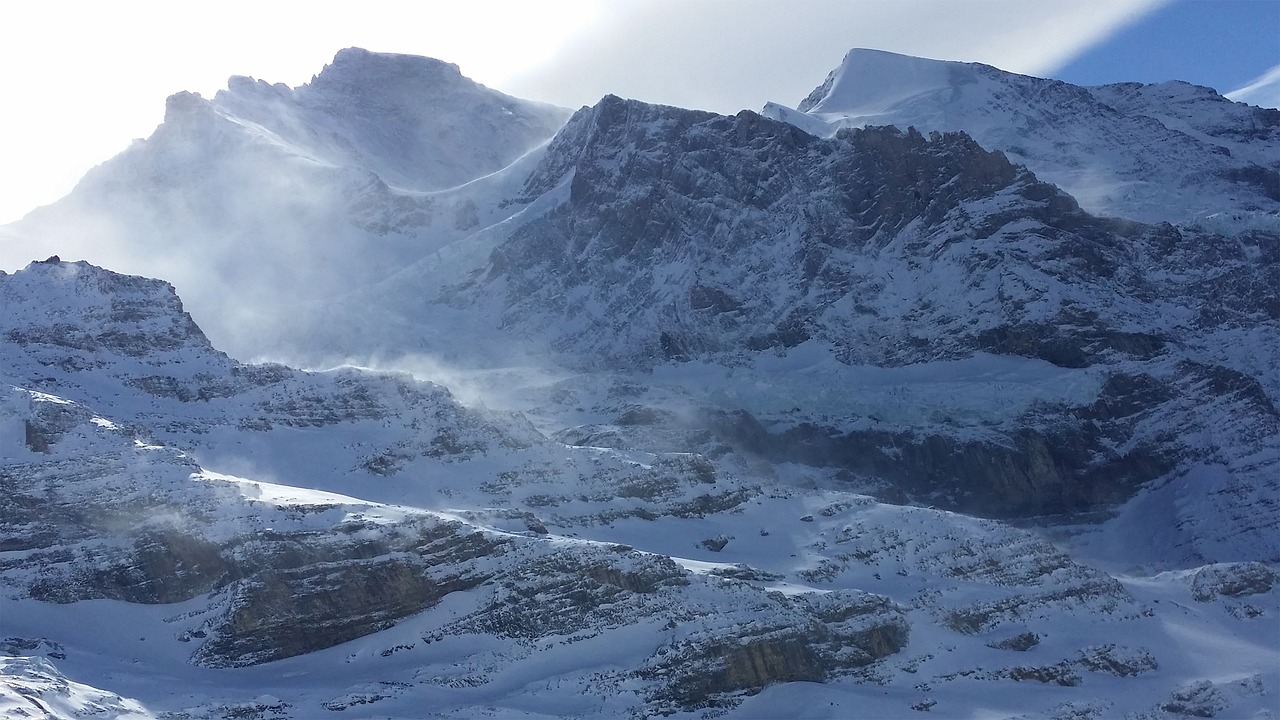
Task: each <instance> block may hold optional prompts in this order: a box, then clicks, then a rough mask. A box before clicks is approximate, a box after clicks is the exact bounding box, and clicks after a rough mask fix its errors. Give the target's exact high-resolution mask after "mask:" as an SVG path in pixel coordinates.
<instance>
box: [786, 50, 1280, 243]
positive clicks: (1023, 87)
mask: <svg viewBox="0 0 1280 720" xmlns="http://www.w3.org/2000/svg"><path fill="white" fill-rule="evenodd" d="M763 112H764V114H765V115H767V116H770V117H773V118H776V119H781V120H786V121H788V122H792V123H794V124H796V126H797V127H800V128H801V129H803V130H805V131H806V132H811V133H814V134H817V135H829V134H832V133H834V132H836V131H837V130H838V129H839V128H843V127H865V126H868V125H897V126H899V127H902V128H905V127H908V126H911V127H915V128H916V129H917V130H919V131H920V132H922V133H926V134H927V133H930V132H948V131H957V130H960V131H964V132H966V133H968V134H969V135H970V136H972V137H973V139H974V140H976V141H977V142H978V143H979V144H981V145H982V146H983V147H984V148H986V149H988V150H1000V151H1002V152H1004V153H1005V154H1006V155H1007V156H1008V157H1009V159H1010V160H1012V161H1013V162H1015V163H1019V164H1024V165H1026V166H1027V167H1028V168H1030V169H1031V170H1032V171H1033V172H1035V173H1036V175H1037V176H1038V177H1040V178H1041V179H1042V180H1045V181H1047V182H1051V183H1054V184H1055V185H1058V186H1059V187H1061V188H1062V189H1063V190H1066V191H1067V192H1069V193H1071V195H1072V196H1074V197H1075V198H1076V199H1077V200H1078V201H1079V202H1080V204H1081V205H1082V206H1083V207H1084V208H1085V209H1086V210H1088V211H1090V212H1092V213H1096V214H1101V215H1109V216H1118V217H1124V218H1129V219H1133V220H1140V221H1143V222H1160V221H1165V222H1172V223H1179V224H1202V225H1205V226H1206V227H1210V228H1214V229H1218V230H1231V229H1235V228H1239V227H1266V228H1270V229H1271V230H1275V229H1277V228H1278V227H1280V110H1275V109H1271V108H1258V107H1252V106H1249V105H1244V104H1242V103H1234V102H1231V101H1230V100H1227V99H1226V98H1224V97H1222V96H1221V95H1219V94H1217V93H1216V92H1214V91H1213V90H1211V89H1209V88H1205V87H1199V86H1195V85H1190V84H1188V83H1184V82H1176V81H1172V82H1167V83H1160V84H1156V85H1141V84H1138V83H1121V84H1117V85H1104V86H1100V87H1093V88H1085V87H1078V86H1075V85H1071V84H1068V83H1064V82H1061V81H1057V80H1045V79H1042V78H1036V77H1029V76H1026V75H1017V74H1014V73H1009V72H1004V71H1002V70H999V69H997V68H993V67H991V66H989V65H981V64H978V63H959V62H946V61H939V60H926V59H923V58H915V57H908V56H904V55H897V54H894V53H889V52H884V51H880V50H862V49H858V50H852V51H850V52H849V54H848V55H846V56H845V59H844V62H843V63H842V64H841V65H840V67H838V68H836V69H835V70H833V71H832V72H831V74H830V75H829V76H828V77H827V79H826V81H825V82H823V83H822V84H821V85H820V86H818V87H817V88H816V89H814V90H813V92H811V93H810V94H809V95H808V96H807V97H806V98H805V99H804V100H803V101H802V102H801V103H800V104H799V105H798V106H797V107H796V109H794V110H793V109H791V108H788V107H785V106H783V105H779V104H776V103H771V104H769V105H767V106H766V107H765V108H764V111H763Z"/></svg>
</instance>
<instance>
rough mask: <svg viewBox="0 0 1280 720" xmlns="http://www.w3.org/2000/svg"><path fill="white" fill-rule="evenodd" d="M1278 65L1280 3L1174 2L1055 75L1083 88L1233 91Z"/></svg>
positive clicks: (1265, 0) (1275, 0) (1232, 0)
mask: <svg viewBox="0 0 1280 720" xmlns="http://www.w3.org/2000/svg"><path fill="white" fill-rule="evenodd" d="M1276 65H1280V0H1175V2H1171V3H1169V4H1168V5H1165V6H1163V7H1158V8H1156V9H1155V10H1152V11H1151V12H1150V13H1149V14H1147V15H1145V16H1144V17H1142V18H1140V19H1139V20H1138V21H1137V22H1135V23H1134V24H1132V25H1129V26H1127V27H1122V28H1120V29H1119V30H1118V31H1116V33H1115V34H1114V35H1112V36H1111V37H1109V38H1108V39H1106V40H1104V41H1102V42H1101V43H1099V44H1097V45H1095V46H1093V47H1091V48H1088V49H1087V50H1086V51H1085V52H1084V53H1083V54H1082V55H1080V56H1078V57H1076V58H1075V59H1073V60H1071V61H1070V62H1068V63H1067V64H1066V65H1064V66H1063V67H1061V68H1059V69H1058V70H1056V71H1054V72H1053V73H1052V76H1053V77H1055V78H1058V79H1059V80H1065V81H1067V82H1070V83H1075V84H1077V85H1100V84H1104V83H1111V82H1117V81H1119V80H1132V81H1137V82H1144V83H1153V82H1163V81H1165V80H1175V79H1176V80H1186V81H1187V82H1191V83H1195V84H1197V85H1206V86H1208V87H1211V88H1214V89H1215V90H1217V91H1218V92H1221V93H1227V92H1230V91H1232V90H1235V89H1236V88H1239V87H1241V86H1243V85H1245V84H1247V83H1249V82H1250V81H1252V80H1253V79H1254V78H1256V77H1258V76H1259V75H1262V74H1263V73H1264V72H1266V71H1267V70H1269V69H1270V68H1272V67H1274V66H1276Z"/></svg>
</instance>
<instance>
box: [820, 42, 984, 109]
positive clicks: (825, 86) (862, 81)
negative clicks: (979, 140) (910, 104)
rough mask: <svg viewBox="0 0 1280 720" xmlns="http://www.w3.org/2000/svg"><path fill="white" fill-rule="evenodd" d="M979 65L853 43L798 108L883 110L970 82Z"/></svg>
mask: <svg viewBox="0 0 1280 720" xmlns="http://www.w3.org/2000/svg"><path fill="white" fill-rule="evenodd" d="M978 67H982V66H981V65H978V64H977V63H961V62H952V61H949V60H930V59H928V58H919V57H912V56H910V55H899V54H898V53H892V52H887V51H885V50H871V49H867V48H854V49H853V50H850V51H849V52H848V53H847V54H845V56H844V60H843V61H842V62H841V63H840V65H839V67H837V68H836V69H835V70H832V71H831V73H830V74H829V75H827V79H826V80H825V81H823V83H822V84H821V85H819V86H818V87H817V88H815V89H814V90H813V92H811V93H809V96H808V97H806V98H805V99H804V100H803V101H801V103H800V105H799V106H798V108H797V109H799V110H800V112H833V111H848V110H850V109H855V108H856V109H858V110H859V111H860V112H862V113H864V114H878V113H883V112H886V111H887V110H889V109H890V108H892V107H893V106H894V105H897V104H898V103H900V102H902V101H904V100H906V99H908V98H911V97H914V96H917V95H921V94H923V93H931V92H934V91H939V90H945V89H948V88H950V87H952V86H954V85H957V84H960V83H963V82H966V81H967V80H968V77H967V76H971V75H972V73H973V72H974V70H975V69H976V68H978Z"/></svg>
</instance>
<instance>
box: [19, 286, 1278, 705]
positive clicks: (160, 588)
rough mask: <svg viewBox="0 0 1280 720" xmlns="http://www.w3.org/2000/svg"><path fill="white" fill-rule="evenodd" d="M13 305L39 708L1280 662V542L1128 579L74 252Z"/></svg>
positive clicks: (733, 700) (844, 686) (1171, 673)
mask: <svg viewBox="0 0 1280 720" xmlns="http://www.w3.org/2000/svg"><path fill="white" fill-rule="evenodd" d="M0 293H2V294H3V297H4V300H5V306H6V308H8V309H10V310H11V312H10V313H9V315H8V316H7V317H6V327H5V328H4V333H3V337H4V338H5V339H4V342H3V344H0V353H2V354H3V359H4V362H3V367H4V368H5V371H4V376H3V378H0V382H3V383H4V386H5V388H6V394H5V397H4V399H3V403H2V404H0V422H2V423H3V432H2V433H0V437H3V439H4V445H3V447H2V448H0V457H3V458H4V476H3V477H4V490H5V492H4V495H3V498H4V499H3V505H0V509H2V510H3V514H2V515H0V518H2V520H3V522H0V548H3V556H2V557H0V587H2V588H3V597H0V603H3V606H2V609H3V612H2V613H0V617H2V618H3V621H2V622H3V625H4V634H5V635H6V637H7V639H6V640H5V641H4V646H3V647H4V649H5V652H7V653H9V654H11V655H14V656H17V658H18V659H15V660H9V661H6V663H5V664H4V665H3V666H2V667H3V668H4V670H3V675H0V701H3V702H5V703H6V704H7V706H8V707H9V708H11V709H15V710H14V711H15V712H16V711H17V710H16V708H21V707H24V706H26V707H29V706H34V707H39V708H41V709H42V710H43V711H46V712H52V713H56V714H55V715H54V716H55V717H80V716H82V715H81V714H80V713H99V714H107V715H115V716H122V717H123V716H130V715H129V714H130V713H132V714H133V715H132V716H134V717H175V716H176V717H243V716H245V715H253V714H255V713H256V714H257V715H258V716H261V717H299V718H301V717H314V716H316V714H318V713H327V712H329V711H338V710H341V711H343V712H344V713H346V714H347V715H352V716H356V717H364V716H370V717H372V716H378V717H384V716H386V715H387V714H391V715H393V716H397V717H419V716H421V713H422V708H423V707H426V708H428V709H429V712H430V713H431V714H433V715H438V716H459V717H471V716H474V714H475V712H477V711H479V712H486V713H495V714H500V715H504V716H511V715H519V716H530V717H534V716H540V715H601V714H605V715H619V714H633V715H640V716H645V715H651V714H656V713H661V714H670V713H688V714H690V715H698V714H700V713H703V712H704V711H711V712H713V713H714V714H721V713H723V712H725V711H738V712H743V713H746V714H747V715H758V714H765V715H768V714H773V713H776V712H779V711H780V708H783V707H786V705H787V703H789V702H790V700H789V697H790V695H789V694H788V691H786V690H785V689H784V688H785V687H786V685H785V684H786V683H792V682H797V681H805V682H815V681H816V682H824V683H827V684H828V686H829V689H827V690H823V691H822V693H821V694H822V697H823V698H824V701H825V702H826V703H828V704H827V707H828V708H829V712H830V714H831V715H833V716H842V715H844V714H846V713H847V712H849V710H850V709H851V708H853V707H860V708H865V707H867V703H868V702H870V703H871V705H872V706H873V707H875V708H877V712H878V713H881V714H888V715H893V714H901V713H902V712H905V711H906V710H907V709H909V708H912V707H914V708H916V709H924V708H927V707H937V708H938V709H940V710H946V709H952V710H957V711H959V710H961V709H963V708H967V707H971V704H972V702H973V699H972V697H973V695H974V694H975V693H979V692H982V690H981V688H983V687H985V686H987V685H989V684H990V683H997V684H999V685H1000V686H1001V687H1002V688H1003V690H1002V695H1003V697H1004V699H1003V700H1002V701H1001V702H1000V703H999V705H1000V707H1001V708H1003V709H1004V710H1005V711H1006V712H1013V711H1015V710H1016V711H1025V710H1026V709H1027V708H1042V709H1043V710H1044V711H1045V712H1052V711H1053V708H1055V707H1057V708H1061V707H1067V706H1069V707H1072V708H1076V709H1088V708H1094V709H1097V710H1098V711H1099V712H1103V711H1109V710H1112V709H1118V710H1122V711H1126V712H1127V711H1131V710H1132V711H1142V710H1147V709H1149V710H1152V711H1154V712H1162V709H1163V708H1165V707H1166V706H1169V705H1172V704H1176V703H1189V705H1188V707H1196V708H1199V707H1201V706H1209V707H1221V708H1224V709H1225V708H1231V709H1232V710H1233V711H1243V712H1248V711H1252V710H1256V709H1259V708H1262V707H1265V705H1266V702H1267V700H1268V698H1269V697H1270V694H1269V693H1271V692H1274V690H1272V688H1274V687H1276V682H1277V681H1280V678H1276V677H1274V675H1275V672H1274V669H1273V668H1274V660H1275V659H1276V657H1275V656H1276V654H1277V653H1276V652H1275V650H1274V649H1270V650H1268V649H1267V648H1266V646H1265V644H1263V645H1259V644H1257V642H1256V641H1253V640H1250V638H1251V637H1253V636H1255V634H1256V633H1259V632H1262V633H1266V632H1270V631H1272V630H1275V629H1276V628H1275V622H1276V618H1277V617H1278V616H1277V613H1276V612H1274V611H1273V609H1272V607H1273V606H1274V594H1275V593H1276V592H1280V591H1278V590H1275V589H1273V587H1274V586H1275V584H1276V578H1275V575H1274V573H1273V572H1272V571H1271V570H1270V569H1268V568H1267V566H1265V565H1262V564H1258V563H1254V564H1227V565H1214V566H1210V567H1208V568H1205V569H1201V570H1193V571H1186V572H1180V573H1173V574H1166V575H1164V576H1161V578H1159V579H1146V578H1142V579H1138V578H1135V579H1132V580H1126V581H1124V582H1121V581H1118V580H1117V579H1116V578H1113V577H1111V576H1109V575H1107V574H1105V573H1103V572H1100V571H1099V570H1096V569H1093V568H1090V567H1087V566H1085V565H1081V564H1079V563H1077V562H1074V561H1072V560H1071V559H1070V558H1069V557H1068V556H1067V555H1065V554H1064V553H1063V552H1062V551H1061V550H1059V549H1056V548H1054V547H1053V546H1052V545H1051V544H1050V543H1048V542H1046V541H1045V540H1044V539H1042V538H1038V537H1036V536H1035V535H1033V534H1032V533H1030V532H1028V531H1025V530H1017V529H1013V528H1011V527H1008V526H1004V525H1001V524H999V523H996V522H993V521H984V520H976V519H973V518H968V517H965V516H963V515H956V514H952V513H947V512H941V511H938V510H933V509H925V508H912V507H899V506H891V505H882V504H879V503H877V502H875V501H873V500H872V499H871V498H868V497H866V496H861V495H857V494H855V493H851V492H849V491H847V490H842V489H840V488H839V487H838V485H833V484H831V483H830V481H829V480H823V479H822V474H821V473H815V472H814V471H811V470H804V469H802V468H800V467H795V466H790V467H788V466H779V468H778V472H780V473H781V474H780V475H778V474H773V475H771V476H770V477H768V478H766V477H765V476H762V475H760V474H759V471H758V470H753V468H752V463H751V461H750V460H749V458H745V457H742V456H738V455H737V454H735V453H732V452H730V453H728V454H725V452H724V451H723V450H722V451H720V454H719V455H718V456H707V455H698V454H688V453H678V454H670V453H668V454H653V453H645V452H640V451H621V450H608V449H604V448H598V447H585V446H574V445H564V444H561V443H557V442H553V441H549V440H547V439H546V438H543V437H541V436H540V435H539V434H538V433H536V432H534V431H532V430H531V429H530V428H528V426H527V424H525V423H523V422H521V420H520V418H518V417H512V416H504V415H500V414H492V413H489V414H487V416H486V415H480V416H477V415H476V414H475V412H474V411H469V410H466V409H465V408H462V407H460V406H458V405H457V404H456V402H454V401H453V400H452V399H451V398H450V397H449V395H448V393H447V392H446V391H444V390H443V389H441V388H438V387H433V386H430V385H425V384H423V383H420V382H416V381H413V380H412V379H410V378H407V377H389V376H386V375H379V374H374V373H370V372H367V371H360V370H356V369H347V370H344V371H339V372H332V373H320V374H315V373H301V372H299V371H295V370H291V369H288V368H285V367H283V366H252V365H242V364H240V363H237V362H235V361H233V360H230V359H229V358H227V357H226V356H225V355H223V354H221V353H218V352H217V351H216V350H214V349H213V348H212V347H210V346H209V344H208V343H207V341H206V340H205V339H204V337H203V335H202V334H201V333H200V331H199V330H198V328H196V327H195V326H194V325H193V324H192V323H191V321H190V318H189V317H188V316H186V315H185V313H183V312H182V309H181V305H180V304H179V303H178V302H177V301H176V298H175V297H174V296H173V293H172V289H171V288H170V287H168V286H167V285H165V284H164V283H160V282H156V281H150V280H144V279H141V278H136V277H126V276H120V275H116V274H114V273H111V272H108V271H105V270H101V269H99V268H96V267H93V266H90V265H87V264H84V263H74V264H71V263H61V262H48V263H37V264H33V265H32V266H31V267H29V268H28V269H26V270H24V271H22V272H19V273H17V274H14V275H11V276H0ZM55 392H58V393H63V395H58V394H54V393H55ZM442 438H443V439H442ZM393 440H394V441H395V442H394V444H390V445H389V441H393ZM231 446H235V447H238V448H241V449H243V450H248V451H249V452H248V454H247V455H235V454H233V453H230V452H228V448H230V447H231ZM308 454H309V455H310V456H312V457H311V458H310V460H308V458H306V457H305V456H306V455H308ZM273 459H276V460H280V459H287V462H276V463H274V464H273V463H272V460H273ZM246 461H249V462H254V463H256V464H255V465H254V466H253V467H250V466H249V465H247V464H246ZM218 468H221V469H222V470H233V469H234V470H236V471H237V473H236V474H232V473H231V472H224V471H222V470H219V469H218ZM280 481H288V483H289V484H281V482H280ZM815 481H817V482H815ZM334 487H342V488H345V489H346V490H347V491H348V492H347V493H336V492H333V491H331V490H326V489H324V488H334ZM370 497H383V498H391V497H395V498H402V499H410V500H412V503H409V504H406V503H397V504H386V503H384V502H379V501H376V500H370V499H368V498H370ZM1184 596H1186V597H1185V598H1184ZM1161 600H1164V601H1165V603H1162V602H1161ZM1166 603H1167V604H1166ZM1187 603H1193V606H1191V607H1188V606H1187ZM1162 605H1164V607H1161V606H1162ZM1166 608H1168V611H1169V612H1172V613H1173V614H1172V615H1170V614H1169V612H1166ZM1188 611H1190V615H1189V616H1187V615H1185V613H1186V612H1188ZM1171 621H1176V622H1175V624H1174V629H1170V628H1169V627H1167V626H1166V625H1165V623H1168V622H1171ZM1182 627H1195V628H1207V627H1214V628H1216V630H1215V633H1216V636H1215V638H1214V640H1213V643H1212V647H1210V646H1209V645H1206V644H1204V643H1195V642H1193V643H1192V645H1191V646H1188V645H1186V642H1187V641H1186V640H1185V639H1182V632H1183V631H1182V630H1179V629H1177V628H1182ZM1224 647H1230V648H1231V649H1230V651H1229V657H1228V655H1226V654H1224V652H1225V651H1224V650H1223V648H1224ZM1189 648H1190V649H1189ZM32 651H37V652H40V653H42V656H37V657H36V658H35V659H25V658H30V657H31V652H32ZM1187 653H1191V654H1192V656H1195V654H1196V653H1209V657H1211V658H1212V660H1211V662H1214V663H1226V664H1225V665H1221V664H1219V665H1218V666H1217V667H1216V673H1217V674H1215V675H1214V677H1215V678H1216V679H1215V680H1210V679H1209V678H1205V677H1202V676H1201V673H1202V672H1203V670H1202V666H1201V665H1200V664H1199V663H1198V662H1191V661H1189V660H1187V659H1186V654H1187ZM1206 662H1210V661H1206ZM1224 667H1225V668H1227V670H1226V671H1225V674H1224ZM1268 668H1271V669H1268ZM1133 677H1138V678H1147V680H1146V681H1142V680H1133V679H1130V678H1133ZM1224 678H1226V679H1224ZM1135 683H1138V684H1137V685H1135ZM1052 687H1059V688H1068V689H1070V688H1077V690H1076V691H1075V692H1069V693H1067V694H1062V693H1050V694H1048V695H1046V693H1045V692H1044V690H1043V689H1041V688H1052ZM97 688H102V689H97ZM1138 688H1142V689H1141V690H1138ZM869 694H871V695H873V697H874V699H869V697H868V695H869ZM1100 697H1105V698H1108V699H1107V700H1099V698H1100ZM424 703H425V705H424ZM1064 704H1065V705H1064Z"/></svg>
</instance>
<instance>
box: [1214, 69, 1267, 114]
mask: <svg viewBox="0 0 1280 720" xmlns="http://www.w3.org/2000/svg"><path fill="white" fill-rule="evenodd" d="M1226 96H1227V97H1228V98H1230V99H1232V100H1235V101H1236V102H1242V103H1249V104H1250V105H1257V106H1259V107H1268V108H1280V65H1276V66H1275V67H1273V68H1271V69H1270V70H1268V71H1266V72H1264V73H1262V74H1261V75H1259V76H1258V77H1256V78H1254V79H1253V81H1252V82H1250V83H1249V84H1247V85H1245V86H1244V87H1242V88H1238V89H1236V90H1232V91H1231V92H1229V93H1227V94H1226Z"/></svg>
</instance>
